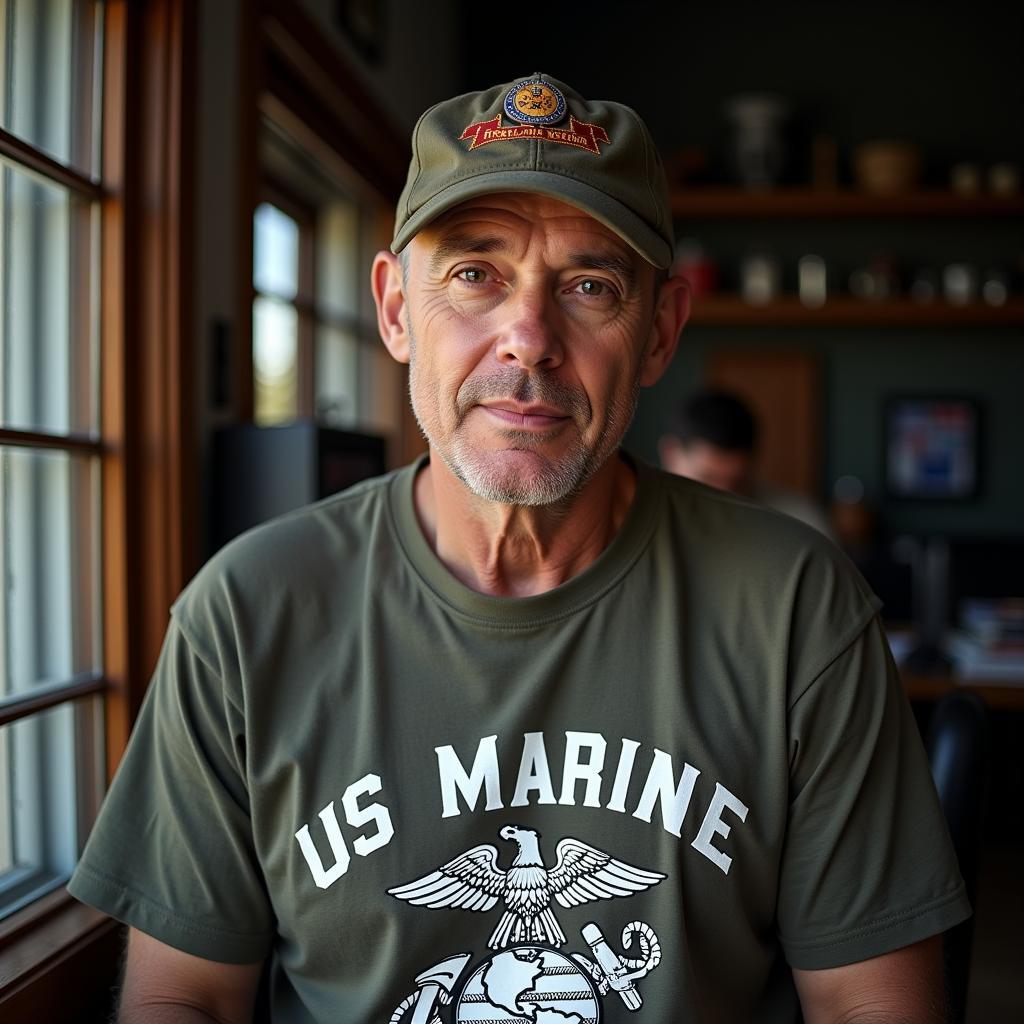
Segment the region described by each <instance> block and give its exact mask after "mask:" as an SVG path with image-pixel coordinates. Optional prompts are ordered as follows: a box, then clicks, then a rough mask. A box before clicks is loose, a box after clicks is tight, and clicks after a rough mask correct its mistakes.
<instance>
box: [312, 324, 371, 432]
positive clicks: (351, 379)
mask: <svg viewBox="0 0 1024 1024" xmlns="http://www.w3.org/2000/svg"><path fill="white" fill-rule="evenodd" d="M360 347H361V346H360V344H359V341H358V339H357V338H356V337H355V335H353V334H352V333H351V332H350V331H344V330H341V329H340V328H337V327H330V326H322V327H318V328H317V335H316V414H317V418H318V419H319V420H320V422H321V423H324V424H326V425H327V426H329V427H342V428H344V427H348V428H352V427H354V426H355V425H356V424H357V422H358V419H359V349H360Z"/></svg>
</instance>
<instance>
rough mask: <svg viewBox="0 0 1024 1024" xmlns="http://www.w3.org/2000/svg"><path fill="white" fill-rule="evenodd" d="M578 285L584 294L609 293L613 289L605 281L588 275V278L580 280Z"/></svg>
mask: <svg viewBox="0 0 1024 1024" xmlns="http://www.w3.org/2000/svg"><path fill="white" fill-rule="evenodd" d="M577 287H578V288H579V290H580V291H581V292H582V293H583V294H584V295H594V296H597V295H607V294H608V292H610V291H611V289H610V288H609V287H608V285H607V284H605V282H604V281H598V280H597V279H596V278H593V277H588V278H587V279H586V280H584V281H580V283H579V284H578V285H577Z"/></svg>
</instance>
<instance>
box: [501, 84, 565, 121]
mask: <svg viewBox="0 0 1024 1024" xmlns="http://www.w3.org/2000/svg"><path fill="white" fill-rule="evenodd" d="M505 113H506V114H508V116H509V117H511V118H512V120H513V121H519V122H521V123H522V124H542V125H549V124H558V122H559V121H561V120H562V118H563V117H565V97H564V96H563V95H562V93H561V91H560V90H558V89H556V88H555V87H554V86H553V85H552V84H551V83H550V82H545V81H544V80H543V79H542V78H529V79H527V80H526V81H525V82H516V84H515V85H513V86H512V88H511V89H509V91H508V92H507V93H506V94H505Z"/></svg>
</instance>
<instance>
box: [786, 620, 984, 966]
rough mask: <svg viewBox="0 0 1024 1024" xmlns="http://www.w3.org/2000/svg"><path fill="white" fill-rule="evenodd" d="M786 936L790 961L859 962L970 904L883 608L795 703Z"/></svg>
mask: <svg viewBox="0 0 1024 1024" xmlns="http://www.w3.org/2000/svg"><path fill="white" fill-rule="evenodd" d="M789 730H790V732H789V754H790V786H791V788H790V805H789V821H788V825H787V832H786V840H785V848H784V853H783V861H782V868H781V873H780V879H779V899H778V908H777V919H778V928H779V938H780V941H781V943H782V946H783V948H784V950H785V953H786V957H787V959H788V961H789V963H790V965H791V966H793V967H796V968H802V969H809V970H813V969H820V968H826V967H836V966H840V965H842V964H847V963H854V962H857V961H860V960H865V959H868V958H869V957H873V956H879V955H881V954H882V953H886V952H890V951H892V950H894V949H899V948H901V947H903V946H907V945H910V944H911V943H913V942H917V941H919V940H921V939H924V938H927V937H929V936H931V935H935V934H937V933H939V932H942V931H945V930H946V929H947V928H950V927H952V926H953V925H955V924H958V923H959V922H960V921H962V920H963V919H964V918H966V917H968V916H969V914H970V907H969V905H968V902H967V898H966V895H965V892H964V885H963V882H962V880H961V878H960V874H959V870H958V868H957V863H956V857H955V854H954V852H953V849H952V845H951V843H950V840H949V834H948V831H947V828H946V823H945V819H944V817H943V815H942V810H941V808H940V806H939V802H938V797H937V795H936V793H935V787H934V785H933V783H932V779H931V774H930V772H929V769H928V763H927V760H926V757H925V754H924V749H923V746H922V743H921V739H920V736H919V733H918V730H917V726H916V723H915V722H914V718H913V715H912V714H911V711H910V706H909V704H908V702H907V699H906V696H905V694H904V693H903V689H902V685H901V683H900V680H899V675H898V672H897V670H896V667H895V665H894V663H893V661H892V656H891V654H890V653H889V648H888V644H887V642H886V639H885V634H884V631H883V629H882V626H881V623H880V622H879V621H878V619H877V617H876V618H874V619H873V620H872V621H871V622H870V623H869V624H868V625H867V627H866V628H864V629H863V630H862V631H861V632H860V633H859V634H858V635H857V637H856V639H854V640H853V642H852V643H850V644H849V646H847V647H846V648H845V649H844V650H843V651H842V652H841V653H840V654H839V655H838V656H837V657H835V658H834V659H833V660H832V661H831V662H830V663H829V664H828V665H826V666H825V667H824V668H823V669H822V670H821V671H820V672H819V673H818V675H817V676H816V677H815V678H814V679H813V680H812V681H811V682H810V684H809V685H808V686H806V687H805V688H803V689H801V690H800V692H799V696H797V698H796V700H795V702H794V704H793V706H792V708H791V709H790V713H789Z"/></svg>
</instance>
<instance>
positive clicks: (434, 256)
mask: <svg viewBox="0 0 1024 1024" xmlns="http://www.w3.org/2000/svg"><path fill="white" fill-rule="evenodd" d="M509 248H511V246H510V245H509V241H508V239H507V238H502V237H501V236H500V235H445V237H444V238H442V239H441V240H440V241H439V242H438V243H437V245H436V247H435V248H434V251H433V252H432V253H431V254H430V270H431V272H432V273H434V274H437V273H439V272H440V270H441V268H442V266H443V265H444V264H445V263H447V262H448V260H450V259H451V258H452V257H453V256H470V255H477V256H486V255H487V254H488V253H491V252H507V251H508V250H509Z"/></svg>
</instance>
